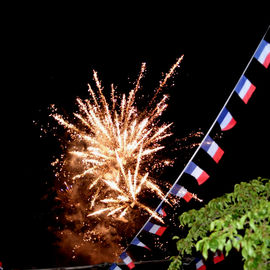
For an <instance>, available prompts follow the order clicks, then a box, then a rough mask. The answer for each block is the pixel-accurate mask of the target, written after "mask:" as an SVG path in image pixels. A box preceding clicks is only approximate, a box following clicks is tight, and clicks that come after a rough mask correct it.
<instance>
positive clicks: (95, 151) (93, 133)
mask: <svg viewBox="0 0 270 270" xmlns="http://www.w3.org/2000/svg"><path fill="white" fill-rule="evenodd" d="M182 58H183V56H182V57H181V58H179V59H178V60H177V62H176V64H175V65H174V66H173V67H172V68H171V69H170V71H169V73H167V74H166V76H165V78H164V79H163V80H162V81H161V82H160V85H159V88H158V89H157V90H156V92H155V95H154V97H153V99H152V100H151V102H150V105H151V106H150V107H149V108H148V109H146V110H145V111H143V112H139V111H138V109H137V107H136V106H135V100H136V94H137V92H138V90H139V89H140V81H141V79H142V77H143V74H144V71H145V64H144V63H143V64H142V67H141V72H140V74H139V77H138V79H137V82H136V86H135V88H134V89H132V90H131V91H130V92H129V95H128V97H126V96H125V94H123V95H122V97H121V98H120V106H117V101H118V100H119V98H117V97H116V94H115V89H114V87H113V85H112V87H111V99H110V101H111V103H108V102H107V99H106V97H105V95H104V94H103V87H102V84H101V81H100V80H99V79H98V75H97V73H96V72H95V71H94V81H95V83H96V87H97V91H96V92H95V91H94V90H93V89H92V88H91V86H90V85H89V94H90V98H89V99H86V100H81V99H80V98H77V104H78V108H79V110H78V112H76V113H74V116H75V119H74V120H75V121H74V122H73V123H71V122H70V121H69V120H67V119H66V118H64V117H63V116H62V115H60V114H58V113H57V112H56V111H55V112H54V113H53V114H52V116H53V117H54V118H55V119H56V120H57V121H58V123H59V124H60V125H62V126H64V127H65V129H66V130H67V131H68V132H69V134H70V135H71V136H70V137H71V146H70V148H69V150H68V154H67V156H66V159H65V160H64V161H63V164H64V165H65V167H66V168H67V167H68V169H67V170H68V174H69V176H70V177H69V178H68V179H67V180H66V181H67V182H68V184H69V185H70V186H72V185H74V184H75V183H76V181H84V183H87V186H88V187H89V188H88V189H87V191H86V192H87V194H88V196H89V205H88V206H87V207H88V214H87V216H88V217H90V216H95V215H100V214H104V213H107V216H112V217H115V218H119V220H122V218H123V217H124V216H125V215H126V214H127V213H128V211H130V210H132V208H134V207H135V206H137V207H139V208H140V209H141V210H144V211H147V212H148V213H149V214H150V215H153V216H154V217H155V218H157V219H159V220H160V221H162V220H161V218H160V217H159V216H158V214H156V213H155V212H154V211H152V210H151V209H150V208H149V207H148V206H147V205H144V204H142V203H140V202H139V199H138V196H139V195H140V194H141V193H142V191H143V190H145V189H148V190H150V191H151V192H152V193H154V194H156V195H157V196H158V197H160V199H162V198H163V196H164V194H163V192H162V191H161V190H160V189H159V187H158V186H157V184H156V183H155V180H154V179H152V178H151V177H150V176H149V173H151V167H150V166H149V165H148V164H151V166H153V167H155V168H156V167H160V166H168V165H170V164H171V162H170V161H169V160H156V159H155V153H156V152H158V151H160V150H162V149H163V148H164V146H163V145H161V143H162V140H163V139H165V138H166V137H169V136H171V135H172V133H171V132H170V131H169V129H170V126H171V124H159V123H158V118H159V117H160V116H161V114H162V113H163V112H164V110H165V109H166V108H167V104H166V101H167V96H166V95H163V98H161V100H159V101H157V96H158V93H159V92H160V90H161V89H162V88H163V87H164V86H165V85H166V82H167V80H168V79H169V77H170V76H171V75H172V74H173V72H174V71H175V69H176V67H177V66H179V64H180V62H181V60H182ZM63 164H62V168H63ZM67 165H68V166H67ZM66 168H65V169H66ZM65 184H66V182H65Z"/></svg>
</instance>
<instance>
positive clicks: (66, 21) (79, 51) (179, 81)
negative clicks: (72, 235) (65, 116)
mask: <svg viewBox="0 0 270 270" xmlns="http://www.w3.org/2000/svg"><path fill="white" fill-rule="evenodd" d="M156 5H157V4H156ZM155 7H157V9H155V8H153V7H150V8H147V9H146V8H145V7H144V6H140V4H139V3H138V4H136V5H134V6H121V5H119V7H117V6H113V7H111V6H106V5H105V6H102V5H100V6H90V7H87V8H83V7H81V8H80V9H79V10H78V9H77V8H73V6H69V7H66V6H62V7H60V8H58V7H57V8H56V7H55V6H53V5H52V6H49V5H47V6H40V7H37V6H36V7H33V6H29V7H26V6H23V7H18V6H17V7H16V9H14V8H11V9H8V10H7V12H8V14H9V16H7V18H6V19H5V22H4V34H5V36H4V39H3V40H4V41H3V43H4V45H5V48H4V49H3V51H2V53H3V58H4V59H5V60H6V61H5V62H4V69H5V73H3V75H4V79H5V80H3V83H2V87H3V88H2V93H3V95H4V96H3V98H2V106H1V111H2V113H1V114H2V119H1V120H2V136H3V139H2V147H3V148H4V153H3V159H4V163H2V171H3V173H2V177H1V181H0V185H1V187H0V190H1V247H0V260H1V261H2V262H3V265H4V267H5V268H7V267H13V268H14V267H17V268H30V267H31V268H32V267H53V266H69V264H67V261H68V259H67V258H65V257H64V255H62V254H59V252H58V251H57V248H56V247H55V246H54V242H55V238H54V236H53V235H52V234H51V233H49V231H48V227H50V226H53V225H54V219H53V217H54V215H53V213H52V212H51V207H52V201H53V194H52V193H51V188H52V187H53V185H54V177H53V173H52V168H51V167H50V162H51V161H52V160H53V157H55V156H57V155H59V145H58V143H57V141H56V139H55V138H53V136H51V135H50V134H44V133H43V132H41V130H40V129H41V128H42V127H46V123H47V122H49V121H51V120H50V119H49V117H48V109H47V108H48V107H49V105H50V104H56V105H57V106H58V107H60V108H63V109H65V110H66V111H68V112H72V111H74V109H75V107H74V100H75V98H76V97H77V96H79V97H82V98H86V97H87V83H89V82H91V80H92V70H93V69H95V70H97V71H98V73H99V77H100V79H101V80H102V82H103V84H104V86H105V89H109V86H110V84H111V83H114V84H115V85H117V86H118V89H119V92H121V91H126V92H127V91H128V90H129V89H130V87H131V83H132V82H133V81H134V80H135V79H136V76H137V75H138V72H139V70H140V65H141V63H142V62H146V64H147V73H146V76H145V80H144V82H143V89H144V92H145V95H151V93H152V91H153V90H154V89H155V88H156V87H157V86H158V81H159V80H160V78H161V77H162V72H163V73H166V72H167V71H168V70H169V68H170V67H171V66H172V65H173V64H174V63H175V62H176V59H177V58H178V57H180V56H181V55H182V54H184V55H185V56H184V60H183V62H182V64H181V67H180V68H179V69H178V71H177V73H176V75H175V76H174V78H173V80H172V81H170V82H169V83H168V88H167V89H166V93H169V94H170V101H169V109H168V112H167V113H166V115H165V116H166V121H169V122H170V121H172V122H174V133H175V135H174V139H176V138H182V137H185V136H187V135H188V134H189V133H190V132H192V131H199V130H201V131H202V132H204V133H206V132H207V130H208V129H209V127H210V126H211V124H212V123H213V121H214V119H215V118H216V116H217V114H218V113H219V111H220V109H221V108H222V106H223V104H224V102H225V101H226V99H227V97H228V96H229V94H230V93H231V91H232V89H233V88H234V86H235V84H236V83H237V81H238V79H239V78H240V76H241V74H242V72H243V70H244V69H245V67H246V65H247V63H248V62H249V59H250V58H251V56H252V54H253V53H254V51H255V49H256V47H257V45H258V44H259V42H260V40H261V38H262V36H263V35H264V33H265V32H266V30H267V27H268V25H269V19H268V17H267V16H264V15H260V14H259V13H256V12H257V11H255V10H254V9H250V11H247V12H245V14H242V16H240V15H239V14H240V13H241V12H240V13H238V12H235V13H233V12H232V13H228V12H224V15H223V16H221V15H220V12H221V10H222V8H219V9H217V10H218V11H219V12H213V13H212V12H209V13H203V12H202V13H199V16H197V15H195V14H194V13H193V12H192V9H191V10H189V13H188V14H189V15H188V14H187V13H186V10H185V8H184V7H182V6H181V5H180V7H179V6H178V7H176V6H173V5H169V4H168V5H166V6H162V5H160V6H155ZM255 15H256V16H255ZM266 39H267V40H268V41H270V37H269V34H268V36H267V37H266ZM246 74H248V76H249V78H250V79H252V80H253V82H254V84H255V85H256V86H257V89H256V91H255V92H254V94H253V96H252V97H251V99H250V101H249V103H248V104H247V105H245V104H244V103H243V102H242V101H241V100H240V98H239V97H238V96H237V95H236V94H234V95H233V96H232V99H231V101H230V102H229V105H228V108H229V110H230V112H231V113H232V115H233V116H234V117H235V119H236V120H237V124H236V126H235V127H234V128H233V129H232V130H230V131H227V132H224V133H223V134H222V133H221V132H220V130H219V127H218V126H216V127H215V128H214V129H213V132H212V133H211V134H212V135H216V134H218V135H220V136H221V137H218V138H217V142H218V143H219V145H220V146H221V147H222V148H223V150H224V151H225V155H224V156H223V158H222V160H221V161H220V163H219V165H216V164H214V162H213V161H212V160H211V158H209V157H208V156H207V155H206V154H205V153H201V152H199V153H198V155H197V156H196V160H195V161H196V162H197V163H198V165H199V166H200V167H201V168H204V169H205V170H206V171H207V172H208V173H209V174H210V175H211V178H210V179H209V180H208V181H207V182H206V183H205V184H204V185H202V186H200V187H198V186H197V185H196V181H195V180H194V179H192V178H190V177H187V176H185V177H183V179H182V180H181V181H182V182H181V183H180V184H182V185H184V186H185V187H186V188H188V189H189V190H190V191H191V192H195V193H197V194H198V196H199V197H201V198H203V199H204V200H205V201H206V202H207V201H208V200H210V199H212V198H214V197H216V196H219V195H222V194H223V193H224V192H231V191H232V189H233V185H234V184H235V183H238V182H240V181H246V180H250V179H253V178H255V177H257V176H263V177H269V176H270V169H269V150H270V142H269V96H270V95H269V89H270V82H269V68H268V69H267V70H266V69H265V68H264V67H263V66H262V65H260V64H259V63H258V62H257V61H256V60H253V61H252V62H251V64H250V67H249V69H248V70H247V73H246ZM128 78H129V79H128ZM4 81H7V83H4ZM172 82H173V83H174V85H172ZM144 83H145V85H144ZM41 135H42V136H41ZM190 142H192V139H191V141H190ZM194 150H195V149H192V150H185V151H183V152H182V153H183V154H182V153H181V151H180V152H179V153H178V155H179V158H178V163H177V166H175V167H174V168H173V170H171V172H170V177H171V180H170V181H171V182H173V181H174V180H175V179H176V177H177V176H178V174H179V173H180V172H181V170H182V169H183V167H184V165H185V163H186V162H187V161H188V160H189V158H190V157H191V155H192V153H193V151H194ZM189 207H192V205H191V206H188V207H186V209H188V208H189ZM197 207H198V205H197ZM183 209H185V208H183ZM181 211H182V210H181ZM181 211H180V213H181ZM156 254H159V252H156ZM153 257H155V256H153V255H149V258H153ZM63 264H65V265H63ZM70 265H71V264H70Z"/></svg>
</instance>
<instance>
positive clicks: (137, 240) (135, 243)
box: [131, 237, 150, 250]
mask: <svg viewBox="0 0 270 270" xmlns="http://www.w3.org/2000/svg"><path fill="white" fill-rule="evenodd" d="M131 245H134V246H138V247H144V248H147V249H148V250H150V248H149V247H147V246H146V245H145V244H144V243H143V242H141V241H140V240H139V239H138V238H137V237H135V238H134V239H133V240H132V241H131Z"/></svg>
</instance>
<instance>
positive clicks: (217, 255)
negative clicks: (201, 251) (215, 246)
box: [213, 251, 224, 264]
mask: <svg viewBox="0 0 270 270" xmlns="http://www.w3.org/2000/svg"><path fill="white" fill-rule="evenodd" d="M223 260H224V254H223V253H222V252H221V251H216V253H215V254H214V259H213V261H214V263H215V264H216V263H219V262H221V261H223Z"/></svg>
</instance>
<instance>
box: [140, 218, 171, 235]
mask: <svg viewBox="0 0 270 270" xmlns="http://www.w3.org/2000/svg"><path fill="white" fill-rule="evenodd" d="M143 229H144V230H145V231H147V232H150V233H153V234H156V235H159V236H161V235H162V234H163V233H164V232H165V230H166V229H167V227H163V226H160V225H157V224H153V223H151V222H150V221H148V222H147V223H146V225H145V226H144V228H143Z"/></svg>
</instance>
